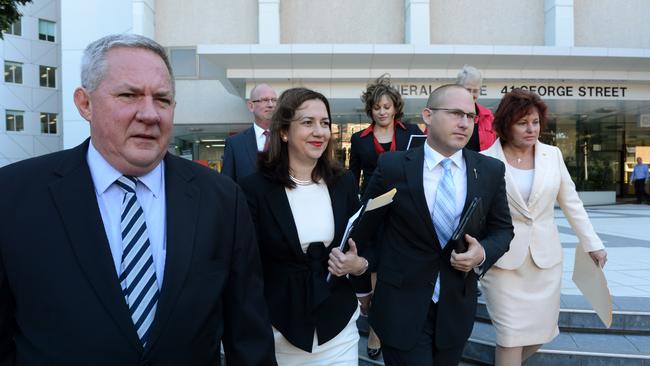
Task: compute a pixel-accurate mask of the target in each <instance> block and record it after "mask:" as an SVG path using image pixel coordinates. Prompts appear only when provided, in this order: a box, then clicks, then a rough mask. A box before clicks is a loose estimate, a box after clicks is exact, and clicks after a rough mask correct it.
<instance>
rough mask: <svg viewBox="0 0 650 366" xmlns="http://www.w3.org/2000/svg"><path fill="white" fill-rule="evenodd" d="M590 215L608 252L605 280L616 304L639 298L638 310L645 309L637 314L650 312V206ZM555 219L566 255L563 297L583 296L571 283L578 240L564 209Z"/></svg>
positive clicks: (599, 209)
mask: <svg viewBox="0 0 650 366" xmlns="http://www.w3.org/2000/svg"><path fill="white" fill-rule="evenodd" d="M587 213H588V214H589V217H590V218H591V222H592V224H593V225H594V228H595V230H596V232H597V233H598V235H599V236H600V238H601V239H602V240H603V242H604V244H605V247H606V248H607V253H608V262H607V265H606V266H605V277H606V278H607V282H608V287H609V290H610V293H611V294H612V296H613V298H614V303H616V299H617V298H621V300H625V299H624V298H637V301H636V303H638V306H634V307H635V308H637V307H639V306H641V308H639V309H634V310H650V205H636V204H621V205H611V206H590V207H587ZM555 218H556V223H557V225H558V228H559V230H560V240H561V242H562V247H563V248H564V255H565V257H564V271H563V276H562V294H563V295H580V291H579V290H578V288H577V287H576V286H575V284H574V283H573V281H572V280H571V276H572V274H573V260H574V250H575V245H576V244H577V243H578V238H577V237H576V236H575V235H574V234H573V231H572V230H571V226H570V225H569V222H568V221H567V219H566V218H565V217H564V214H563V213H562V211H561V210H560V209H556V211H555ZM563 297H564V296H563ZM569 297H571V296H569ZM628 300H629V299H628ZM643 304H645V306H642V305H643ZM615 308H616V306H615ZM624 308H625V309H624V310H633V309H630V308H629V306H625V307H624Z"/></svg>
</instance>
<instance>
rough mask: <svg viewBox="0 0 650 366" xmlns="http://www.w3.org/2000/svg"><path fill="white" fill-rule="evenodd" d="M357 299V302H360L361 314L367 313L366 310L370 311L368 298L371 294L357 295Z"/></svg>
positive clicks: (369, 298) (370, 297)
mask: <svg viewBox="0 0 650 366" xmlns="http://www.w3.org/2000/svg"><path fill="white" fill-rule="evenodd" d="M357 299H359V303H361V314H363V315H368V311H370V300H371V299H372V294H368V295H366V296H361V297H357Z"/></svg>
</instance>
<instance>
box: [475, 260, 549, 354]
mask: <svg viewBox="0 0 650 366" xmlns="http://www.w3.org/2000/svg"><path fill="white" fill-rule="evenodd" d="M561 281H562V263H561V262H560V263H559V264H557V265H555V266H553V267H551V268H547V269H542V268H539V267H537V265H535V263H534V262H533V259H532V258H531V256H530V252H529V253H528V256H527V257H526V260H525V261H524V263H523V264H522V265H521V267H519V268H517V269H516V270H506V269H501V268H498V267H495V266H493V267H492V268H490V270H489V271H488V272H487V273H486V274H485V276H484V277H483V278H482V279H481V287H482V289H483V293H484V294H485V298H486V303H487V309H488V312H489V313H490V318H492V323H493V324H494V327H495V328H496V333H497V344H498V345H500V346H502V347H520V346H529V345H534V344H544V343H547V342H549V341H551V340H552V339H553V338H555V337H556V336H557V335H558V334H559V329H558V326H557V321H558V316H559V314H560V284H561Z"/></svg>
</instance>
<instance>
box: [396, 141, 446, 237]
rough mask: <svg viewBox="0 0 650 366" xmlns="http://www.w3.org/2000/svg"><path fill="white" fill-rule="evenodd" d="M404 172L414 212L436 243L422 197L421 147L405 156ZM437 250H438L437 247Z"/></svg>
mask: <svg viewBox="0 0 650 366" xmlns="http://www.w3.org/2000/svg"><path fill="white" fill-rule="evenodd" d="M405 158H406V159H405V162H404V171H405V175H406V182H407V184H408V188H409V191H410V192H411V199H412V200H413V203H414V204H415V210H416V211H417V212H418V214H419V215H418V216H419V217H420V218H421V219H422V221H424V226H425V227H426V228H427V230H428V231H429V234H430V235H431V236H432V237H433V238H434V240H435V242H436V243H437V242H438V236H437V235H436V231H435V229H434V227H433V222H432V221H431V213H430V212H429V207H427V199H426V197H425V196H424V186H423V169H424V148H423V147H422V146H420V147H418V148H417V149H413V150H409V151H407V152H406V154H405ZM437 248H440V247H439V246H437Z"/></svg>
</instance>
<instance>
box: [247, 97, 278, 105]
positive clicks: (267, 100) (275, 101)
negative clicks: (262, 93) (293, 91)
mask: <svg viewBox="0 0 650 366" xmlns="http://www.w3.org/2000/svg"><path fill="white" fill-rule="evenodd" d="M277 102H278V98H262V99H255V100H251V103H264V104H269V103H271V104H275V103H277Z"/></svg>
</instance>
